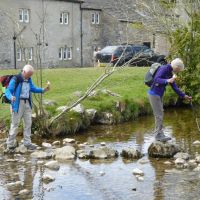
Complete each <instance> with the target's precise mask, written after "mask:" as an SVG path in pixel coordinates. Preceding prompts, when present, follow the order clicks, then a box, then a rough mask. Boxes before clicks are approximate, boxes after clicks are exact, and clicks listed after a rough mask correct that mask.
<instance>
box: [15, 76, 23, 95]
mask: <svg viewBox="0 0 200 200" xmlns="http://www.w3.org/2000/svg"><path fill="white" fill-rule="evenodd" d="M13 78H14V79H15V88H14V91H15V90H16V88H17V86H18V85H19V83H22V82H23V78H22V76H21V73H20V74H17V75H14V76H13Z"/></svg>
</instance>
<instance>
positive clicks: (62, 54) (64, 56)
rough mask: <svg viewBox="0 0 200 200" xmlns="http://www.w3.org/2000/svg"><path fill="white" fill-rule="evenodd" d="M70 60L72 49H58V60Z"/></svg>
mask: <svg viewBox="0 0 200 200" xmlns="http://www.w3.org/2000/svg"><path fill="white" fill-rule="evenodd" d="M71 59H72V47H67V46H65V47H60V48H59V60H71Z"/></svg>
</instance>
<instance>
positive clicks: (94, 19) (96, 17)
mask: <svg viewBox="0 0 200 200" xmlns="http://www.w3.org/2000/svg"><path fill="white" fill-rule="evenodd" d="M92 24H99V13H92Z"/></svg>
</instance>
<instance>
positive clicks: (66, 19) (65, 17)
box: [60, 12, 69, 25]
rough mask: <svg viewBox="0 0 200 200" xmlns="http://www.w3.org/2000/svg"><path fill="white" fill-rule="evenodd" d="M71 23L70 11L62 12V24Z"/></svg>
mask: <svg viewBox="0 0 200 200" xmlns="http://www.w3.org/2000/svg"><path fill="white" fill-rule="evenodd" d="M68 23H69V13H68V12H62V13H60V24H66V25H67V24H68Z"/></svg>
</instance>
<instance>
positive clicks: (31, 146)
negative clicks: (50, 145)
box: [24, 143, 37, 150]
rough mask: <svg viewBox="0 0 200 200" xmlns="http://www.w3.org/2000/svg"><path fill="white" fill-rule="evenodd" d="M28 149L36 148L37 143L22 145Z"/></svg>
mask: <svg viewBox="0 0 200 200" xmlns="http://www.w3.org/2000/svg"><path fill="white" fill-rule="evenodd" d="M24 146H25V147H26V148H27V149H28V150H35V149H36V148H37V145H35V144H32V143H30V144H28V145H24Z"/></svg>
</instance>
